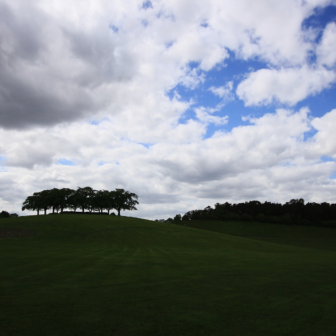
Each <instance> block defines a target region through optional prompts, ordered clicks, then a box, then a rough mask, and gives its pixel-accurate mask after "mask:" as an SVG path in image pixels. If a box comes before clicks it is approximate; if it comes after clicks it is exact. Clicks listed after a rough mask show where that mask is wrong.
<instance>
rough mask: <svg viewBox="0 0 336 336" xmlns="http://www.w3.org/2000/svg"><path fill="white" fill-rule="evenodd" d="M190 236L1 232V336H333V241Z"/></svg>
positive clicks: (94, 230) (132, 227)
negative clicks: (4, 236) (5, 236)
mask: <svg viewBox="0 0 336 336" xmlns="http://www.w3.org/2000/svg"><path fill="white" fill-rule="evenodd" d="M188 225H195V226H196V225H197V226H198V229H197V228H191V227H185V226H177V225H173V224H163V223H157V222H151V221H146V220H141V219H133V218H126V217H121V218H118V217H112V216H109V217H108V216H101V217H100V216H85V215H58V216H38V217H37V216H32V217H20V218H9V219H2V220H0V227H16V228H29V229H33V230H36V231H37V234H36V235H35V236H33V237H27V238H17V239H5V240H0V335H1V336H2V335H6V336H7V335H20V336H21V335H34V336H35V335H48V336H52V335H71V336H73V335H90V336H91V335H244V336H248V335H304V336H309V335H314V336H316V335H318V336H320V335H328V336H329V335H336V323H335V317H334V316H335V311H336V286H335V284H336V267H335V260H336V250H335V248H334V246H335V244H334V242H332V240H335V242H336V230H332V229H326V228H305V227H286V226H276V225H274V224H269V225H267V224H257V223H243V224H242V223H237V222H236V223H226V222H210V221H208V222H198V223H195V222H188ZM241 226H243V228H241ZM245 226H246V228H245ZM200 228H201V229H202V230H200ZM287 228H290V230H286V229H287ZM204 229H206V230H204ZM210 230H211V231H210ZM241 236H249V237H241ZM251 237H259V238H251ZM262 237H264V238H262ZM265 237H266V238H265ZM266 240H269V241H266ZM302 242H303V243H302Z"/></svg>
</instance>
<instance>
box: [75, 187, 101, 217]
mask: <svg viewBox="0 0 336 336" xmlns="http://www.w3.org/2000/svg"><path fill="white" fill-rule="evenodd" d="M95 193H96V191H95V190H93V189H92V188H91V187H85V188H80V187H78V189H77V190H76V192H75V198H76V200H77V204H78V207H79V208H81V209H82V212H84V210H85V209H89V210H90V212H91V211H92V204H91V202H90V201H91V199H92V198H93V196H94V195H95Z"/></svg>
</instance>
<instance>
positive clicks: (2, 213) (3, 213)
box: [0, 210, 10, 218]
mask: <svg viewBox="0 0 336 336" xmlns="http://www.w3.org/2000/svg"><path fill="white" fill-rule="evenodd" d="M8 217H10V214H9V213H8V212H7V211H4V210H3V211H1V213H0V218H8Z"/></svg>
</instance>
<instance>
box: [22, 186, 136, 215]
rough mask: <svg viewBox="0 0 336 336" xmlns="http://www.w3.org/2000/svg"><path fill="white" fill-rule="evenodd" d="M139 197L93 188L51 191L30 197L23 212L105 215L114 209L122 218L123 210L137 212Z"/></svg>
mask: <svg viewBox="0 0 336 336" xmlns="http://www.w3.org/2000/svg"><path fill="white" fill-rule="evenodd" d="M137 200H138V195H136V194H134V193H131V192H129V191H125V190H124V189H115V190H112V191H108V190H94V189H92V188H91V187H85V188H80V187H78V188H77V190H73V189H69V188H63V189H57V188H54V189H50V190H43V191H40V192H35V193H34V194H33V195H32V196H28V197H27V199H26V200H25V201H24V202H23V205H22V211H24V210H32V211H37V214H38V215H39V214H40V211H41V210H43V211H44V214H45V215H46V214H47V210H49V209H51V210H52V213H55V212H56V213H58V212H59V211H60V212H61V213H63V212H64V210H65V209H70V210H71V211H72V212H76V210H77V209H80V210H81V212H82V213H84V212H85V210H87V211H88V212H89V213H94V212H99V213H103V211H104V210H107V213H108V214H110V211H111V210H112V209H115V210H117V212H118V216H120V211H121V210H137V208H136V207H135V206H136V205H137V204H139V202H138V201H137Z"/></svg>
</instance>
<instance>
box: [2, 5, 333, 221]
mask: <svg viewBox="0 0 336 336" xmlns="http://www.w3.org/2000/svg"><path fill="white" fill-rule="evenodd" d="M251 4H252V3H251V1H249V0H234V1H233V0H232V1H231V0H229V1H225V2H223V1H218V0H209V1H207V2H204V1H201V0H170V1H164V0H153V1H145V2H144V1H140V0H139V1H138V0H129V1H127V2H124V1H120V2H119V1H110V0H95V1H92V2H90V6H82V2H81V1H80V0H73V1H71V2H68V3H65V2H64V1H61V0H60V1H54V2H52V3H50V2H49V1H47V0H42V1H39V2H26V1H23V0H11V1H9V0H5V1H3V2H2V4H1V6H0V50H1V58H0V76H1V78H2V80H1V82H0V158H1V160H0V185H1V186H2V187H1V188H2V189H3V190H6V192H3V193H2V194H0V207H2V208H3V209H5V210H7V211H16V212H20V209H21V204H22V202H23V201H24V199H25V198H26V197H27V196H28V195H30V194H32V193H33V192H35V191H39V190H43V189H49V188H55V187H56V188H63V187H67V188H77V187H78V186H82V187H85V186H91V187H93V188H96V189H109V190H112V189H114V188H123V189H126V190H129V191H131V192H136V193H137V194H138V195H139V197H140V198H139V200H140V205H139V211H138V212H137V214H136V215H138V216H139V217H145V218H152V219H153V218H166V217H168V216H169V217H171V216H173V215H175V214H176V213H183V212H186V211H188V210H192V209H195V208H204V207H205V206H207V205H212V204H214V203H217V202H220V203H221V202H226V201H230V202H240V201H249V200H252V199H258V200H260V201H265V200H268V201H275V202H285V201H288V200H290V199H292V198H304V199H305V200H306V201H315V202H322V201H328V202H336V199H335V195H336V181H335V177H336V175H335V174H336V173H335V172H336V162H335V159H336V137H335V136H334V129H335V127H336V102H335V97H336V92H335V90H336V86H335V85H336V2H335V1H334V0H307V1H302V2H300V1H296V0H283V1H278V0H255V1H254V2H253V5H251ZM1 188H0V190H2V189H1ZM7 190H10V192H7ZM130 215H132V214H130Z"/></svg>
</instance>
